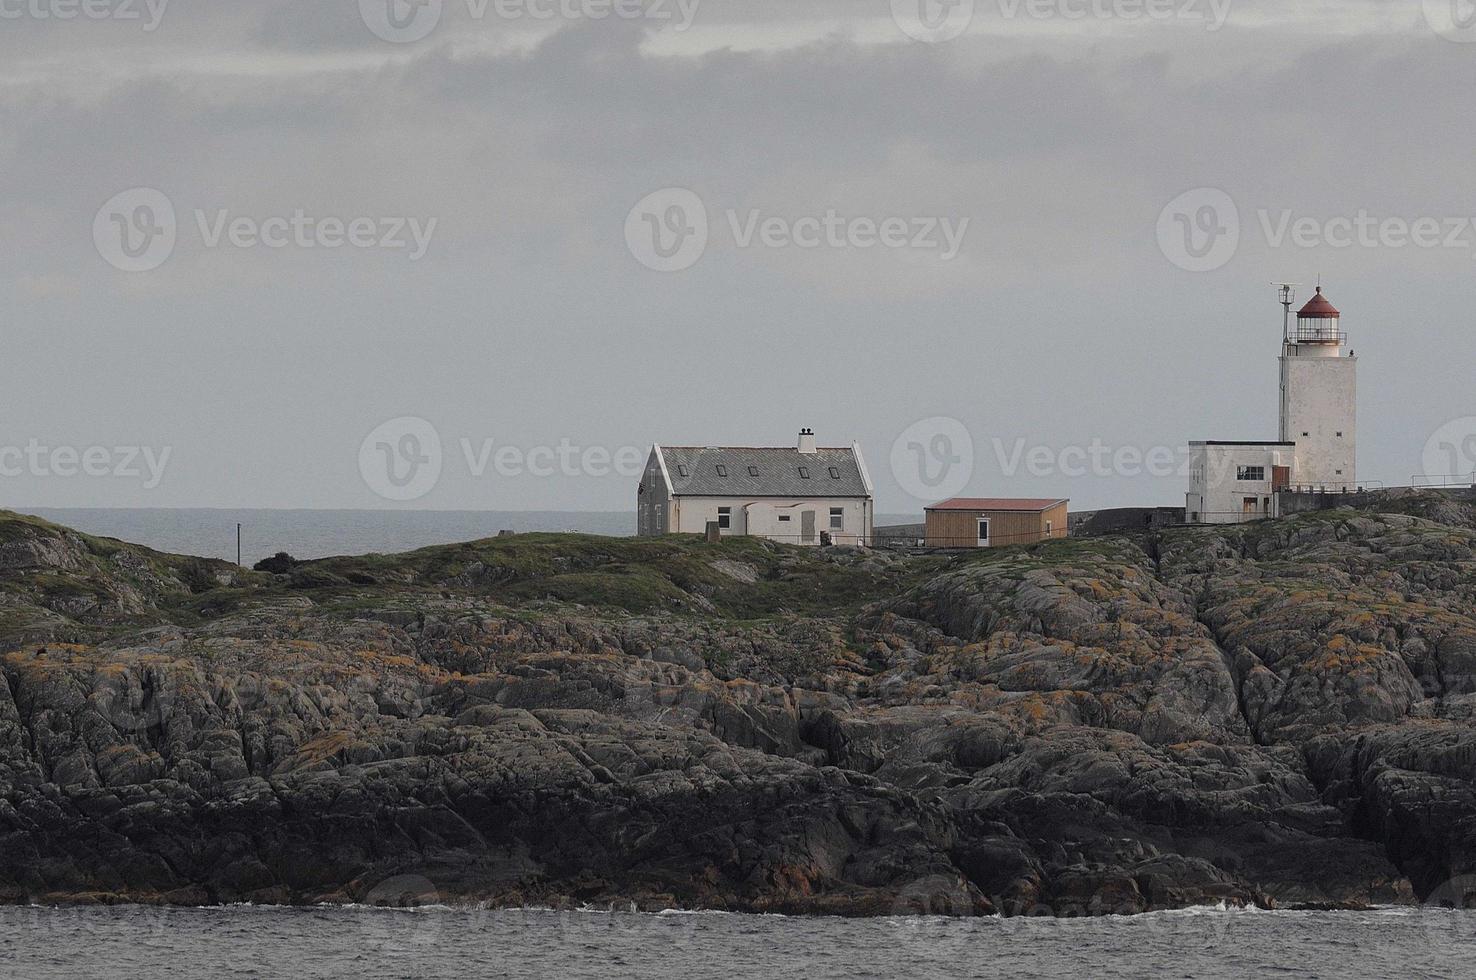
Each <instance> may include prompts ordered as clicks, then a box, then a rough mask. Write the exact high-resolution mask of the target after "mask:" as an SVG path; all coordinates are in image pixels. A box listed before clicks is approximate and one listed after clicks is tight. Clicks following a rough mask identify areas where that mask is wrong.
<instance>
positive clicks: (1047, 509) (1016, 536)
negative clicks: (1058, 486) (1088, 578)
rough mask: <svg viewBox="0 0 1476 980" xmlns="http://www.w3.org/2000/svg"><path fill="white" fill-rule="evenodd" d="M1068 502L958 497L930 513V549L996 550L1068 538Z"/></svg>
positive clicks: (930, 510)
mask: <svg viewBox="0 0 1476 980" xmlns="http://www.w3.org/2000/svg"><path fill="white" fill-rule="evenodd" d="M1069 505H1070V501H1069V500H1018V499H1010V498H1003V497H988V498H972V497H956V498H954V499H953V500H945V501H943V502H942V503H941V504H934V505H933V506H932V507H929V508H928V509H927V532H926V539H927V543H928V547H929V548H994V547H999V546H1001V545H1008V544H1030V543H1032V542H1036V541H1046V540H1049V539H1051V538H1064V537H1066V534H1067V513H1068V509H1069Z"/></svg>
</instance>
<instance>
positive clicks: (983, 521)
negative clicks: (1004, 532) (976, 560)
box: [979, 517, 989, 548]
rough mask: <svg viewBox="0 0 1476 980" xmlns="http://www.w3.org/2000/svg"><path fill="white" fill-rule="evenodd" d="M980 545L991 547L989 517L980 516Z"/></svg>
mask: <svg viewBox="0 0 1476 980" xmlns="http://www.w3.org/2000/svg"><path fill="white" fill-rule="evenodd" d="M979 547H981V548H987V547H989V518H987V517H981V518H979Z"/></svg>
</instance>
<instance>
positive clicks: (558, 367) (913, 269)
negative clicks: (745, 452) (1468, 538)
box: [0, 0, 1476, 513]
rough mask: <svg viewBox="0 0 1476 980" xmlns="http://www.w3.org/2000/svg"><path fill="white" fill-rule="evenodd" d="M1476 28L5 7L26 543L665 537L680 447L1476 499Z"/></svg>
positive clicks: (897, 507)
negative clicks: (607, 513) (390, 517)
mask: <svg viewBox="0 0 1476 980" xmlns="http://www.w3.org/2000/svg"><path fill="white" fill-rule="evenodd" d="M1472 42H1476V9H1473V8H1471V7H1470V6H1469V5H1468V4H1467V0H1424V2H1421V0H1342V2H1337V3H1330V2H1329V3H1324V2H1321V0H1300V2H1299V0H1274V2H1262V0H1214V2H1211V0H972V2H970V0H948V2H947V3H946V4H945V3H940V0H810V2H802V0H682V2H680V3H679V2H678V0H660V2H657V0H646V2H645V3H644V4H641V3H637V2H636V0H485V2H483V0H414V2H409V0H172V2H164V0H147V2H146V0H0V174H3V180H0V257H3V271H0V364H3V386H0V506H22V507H23V506H33V507H41V506H49V507H227V508H239V507H285V508H418V509H488V510H524V509H526V510H625V509H630V508H633V507H634V501H635V495H636V484H637V482H638V476H637V475H636V474H637V471H638V470H639V467H640V462H641V461H642V460H643V458H644V455H645V453H646V451H647V449H648V448H649V447H650V445H651V444H652V443H656V442H659V443H666V444H672V445H788V444H791V443H792V442H793V441H794V439H795V437H796V434H797V432H798V430H799V429H800V428H801V427H802V426H807V427H811V428H814V429H815V430H816V432H817V434H818V436H819V440H820V442H821V444H823V445H850V444H852V443H858V444H860V445H861V447H862V449H863V451H864V453H865V457H866V460H867V463H868V467H869V470H870V473H871V476H872V478H873V481H874V483H875V484H876V494H877V506H878V510H879V511H881V512H883V513H911V512H920V510H921V507H922V506H923V505H924V504H925V503H930V502H932V501H933V500H936V499H940V498H942V497H944V496H949V495H952V494H954V493H968V494H971V495H977V496H986V495H987V496H1059V497H1070V498H1071V499H1072V500H1073V505H1074V506H1075V507H1076V508H1078V509H1085V508H1093V507H1102V506H1126V505H1135V504H1175V503H1177V504H1180V505H1182V503H1183V494H1184V491H1185V490H1186V489H1187V486H1188V479H1187V475H1186V472H1187V470H1186V468H1185V467H1184V465H1183V460H1184V453H1183V447H1184V446H1185V445H1186V444H1187V443H1188V442H1189V441H1190V440H1195V439H1247V440H1251V439H1255V440H1261V439H1274V438H1275V436H1276V427H1277V423H1276V405H1277V365H1276V356H1277V353H1278V346H1279V343H1278V342H1279V339H1280V330H1281V309H1280V307H1279V306H1278V305H1277V302H1276V300H1277V297H1276V291H1275V289H1274V287H1273V286H1272V285H1271V284H1272V283H1274V282H1282V281H1287V282H1294V283H1298V284H1300V285H1299V286H1298V289H1297V291H1298V295H1299V298H1300V299H1305V298H1306V297H1308V296H1310V295H1311V291H1312V288H1313V286H1314V284H1315V283H1316V282H1318V281H1319V277H1320V281H1321V282H1322V284H1323V286H1324V290H1325V292H1326V293H1327V295H1328V296H1329V297H1330V298H1331V299H1332V301H1333V302H1334V303H1336V304H1337V305H1338V307H1339V308H1340V309H1341V310H1342V311H1343V314H1344V318H1343V329H1344V330H1346V331H1347V332H1348V333H1349V335H1350V337H1351V344H1352V346H1353V348H1354V349H1355V350H1356V352H1357V354H1358V356H1359V358H1360V365H1359V412H1360V416H1359V475H1360V478H1361V479H1362V480H1364V481H1366V482H1368V483H1370V484H1377V483H1385V484H1388V485H1401V484H1406V483H1408V482H1409V481H1410V480H1411V478H1412V477H1413V476H1414V475H1416V474H1432V473H1446V472H1453V471H1460V472H1470V471H1473V470H1476V386H1473V384H1472V380H1471V379H1472V370H1471V369H1472V364H1473V361H1476V358H1473V353H1476V333H1473V322H1472V321H1473V316H1472V307H1473V304H1472V293H1473V284H1476V280H1473V272H1476V197H1473V195H1472V194H1471V192H1470V189H1471V186H1472V184H1471V177H1470V175H1471V172H1472V171H1471V168H1472V161H1473V160H1476V128H1473V127H1472V126H1471V125H1470V108H1469V104H1470V99H1469V91H1470V79H1471V78H1472V77H1473V73H1476V43H1472Z"/></svg>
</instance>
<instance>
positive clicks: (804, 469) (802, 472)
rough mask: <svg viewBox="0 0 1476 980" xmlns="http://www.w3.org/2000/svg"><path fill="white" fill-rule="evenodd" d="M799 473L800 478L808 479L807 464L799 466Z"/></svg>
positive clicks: (808, 469)
mask: <svg viewBox="0 0 1476 980" xmlns="http://www.w3.org/2000/svg"><path fill="white" fill-rule="evenodd" d="M799 475H800V479H801V480H808V479H809V478H810V468H809V467H808V466H801V467H800V468H799Z"/></svg>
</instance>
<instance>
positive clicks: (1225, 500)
mask: <svg viewBox="0 0 1476 980" xmlns="http://www.w3.org/2000/svg"><path fill="white" fill-rule="evenodd" d="M1296 451H1297V445H1296V443H1294V442H1191V443H1190V444H1189V467H1190V477H1189V478H1190V481H1191V482H1190V487H1191V489H1190V490H1189V494H1188V497H1187V499H1186V501H1185V504H1184V519H1185V520H1187V521H1188V522H1189V523H1190V524H1233V523H1236V522H1239V521H1253V520H1257V519H1259V518H1263V517H1274V516H1276V491H1277V489H1278V488H1284V487H1285V486H1286V480H1287V476H1288V474H1289V473H1290V472H1291V463H1292V458H1293V457H1294V456H1295V454H1296Z"/></svg>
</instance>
